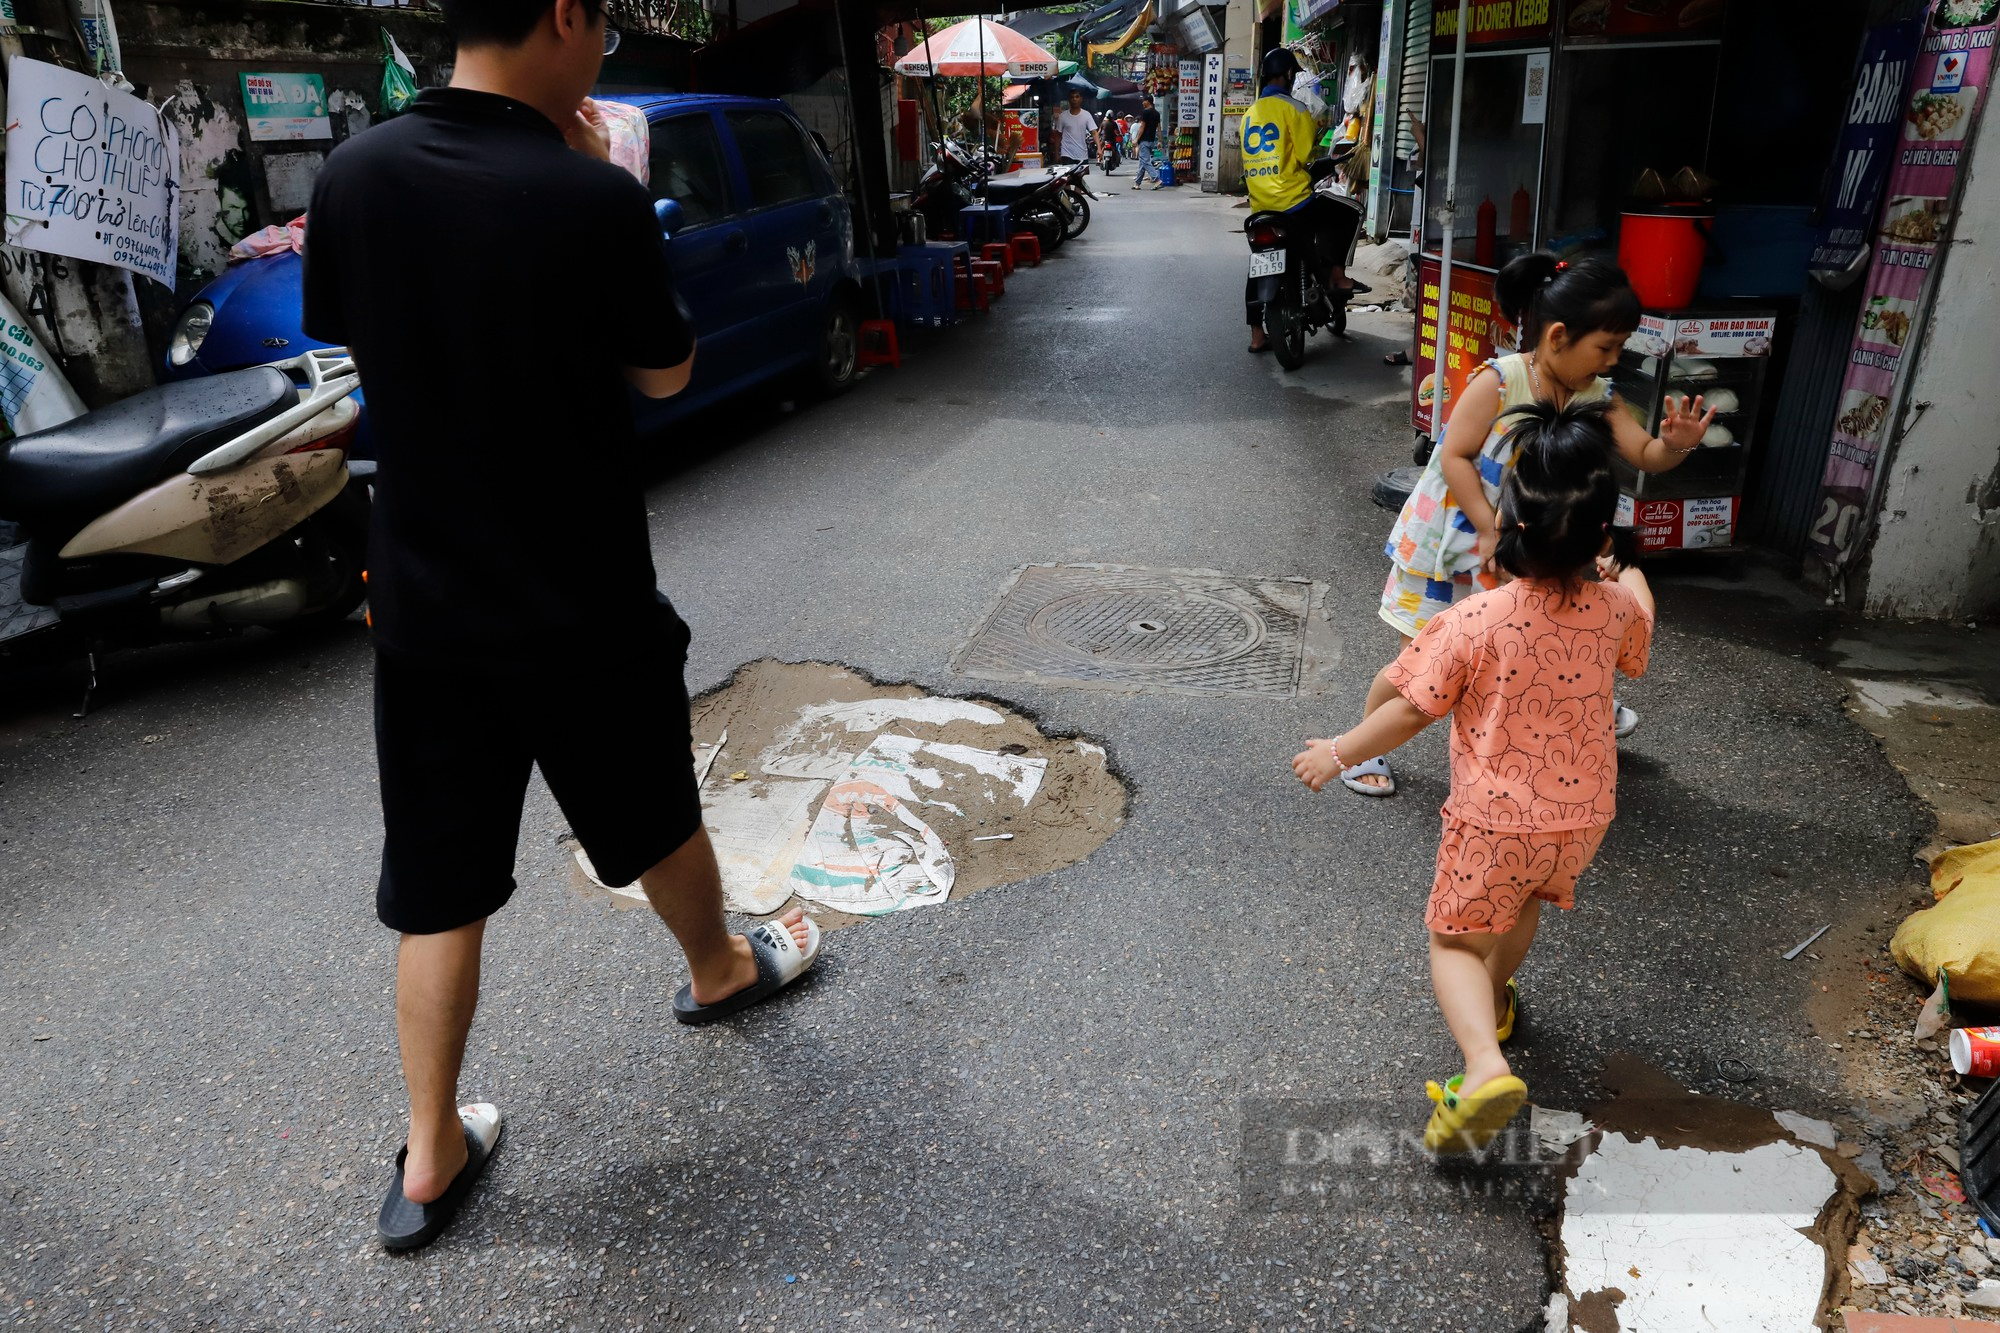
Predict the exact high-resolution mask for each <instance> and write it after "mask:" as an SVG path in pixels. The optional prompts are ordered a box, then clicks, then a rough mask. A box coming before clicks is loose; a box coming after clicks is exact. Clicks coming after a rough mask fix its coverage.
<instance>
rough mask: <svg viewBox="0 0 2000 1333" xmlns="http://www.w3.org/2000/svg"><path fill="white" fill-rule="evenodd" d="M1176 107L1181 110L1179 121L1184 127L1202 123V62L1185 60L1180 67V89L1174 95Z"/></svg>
mask: <svg viewBox="0 0 2000 1333" xmlns="http://www.w3.org/2000/svg"><path fill="white" fill-rule="evenodd" d="M1174 107H1175V109H1176V110H1177V111H1178V112H1179V119H1178V121H1177V123H1178V124H1179V125H1181V126H1182V127H1183V128H1189V127H1192V126H1195V125H1199V124H1201V62H1200V61H1199V60H1183V61H1181V67H1180V89H1179V92H1178V93H1177V94H1176V95H1175V97H1174Z"/></svg>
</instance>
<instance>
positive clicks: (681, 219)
mask: <svg viewBox="0 0 2000 1333" xmlns="http://www.w3.org/2000/svg"><path fill="white" fill-rule="evenodd" d="M653 216H654V217H656V218H658V219H659V220H660V234H661V235H662V236H665V237H668V238H669V239H671V238H672V236H673V234H674V233H675V232H677V231H679V230H680V229H681V228H682V227H684V226H686V225H687V214H686V213H685V212H684V211H682V209H681V206H680V201H679V200H676V199H662V200H660V201H659V202H658V203H656V204H654V205H653Z"/></svg>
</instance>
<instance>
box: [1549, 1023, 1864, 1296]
mask: <svg viewBox="0 0 2000 1333" xmlns="http://www.w3.org/2000/svg"><path fill="white" fill-rule="evenodd" d="M1604 1082H1605V1083H1606V1084H1607V1085H1608V1086H1610V1087H1611V1088H1612V1089H1614V1090H1615V1093H1616V1095H1615V1096H1614V1097H1613V1098H1612V1099H1611V1100H1609V1101H1607V1102H1605V1103H1602V1104H1600V1105H1597V1106H1593V1107H1591V1108H1589V1111H1588V1115H1589V1118H1590V1120H1591V1122H1593V1123H1594V1125H1595V1127H1596V1130H1595V1136H1594V1137H1593V1138H1591V1139H1590V1140H1589V1141H1588V1142H1587V1145H1586V1150H1585V1152H1584V1153H1583V1155H1582V1156H1581V1158H1580V1160H1578V1161H1577V1163H1576V1165H1575V1167H1574V1169H1573V1172H1572V1174H1571V1176H1570V1178H1569V1179H1568V1180H1567V1181H1566V1182H1565V1184H1564V1191H1563V1200H1562V1216H1561V1219H1560V1226H1559V1232H1558V1239H1559V1243H1558V1245H1557V1246H1556V1249H1555V1255H1556V1263H1557V1281H1556V1294H1555V1297H1554V1298H1553V1299H1552V1300H1551V1302H1550V1304H1549V1309H1548V1311H1547V1316H1546V1328H1547V1330H1548V1333H1571V1330H1582V1331H1584V1333H1597V1331H1598V1330H1602V1329H1613V1328H1615V1329H1621V1330H1625V1331H1626V1333H1634V1331H1635V1330H1637V1331H1643V1330H1658V1331H1659V1333H1684V1331H1685V1330H1689V1329H1697V1328H1710V1327H1719V1325H1717V1324H1716V1323H1715V1322H1714V1316H1715V1313H1716V1312H1717V1311H1727V1312H1728V1324H1727V1326H1728V1327H1730V1328H1739V1329H1756V1330H1770V1331H1771V1333H1779V1331H1780V1330H1782V1331H1784V1333H1794V1331H1796V1333H1809V1331H1810V1330H1813V1329H1815V1328H1817V1327H1820V1326H1821V1325H1820V1323H1819V1318H1820V1316H1821V1314H1822V1313H1823V1311H1824V1309H1825V1306H1826V1304H1827V1300H1828V1298H1829V1297H1830V1296H1832V1295H1834V1294H1836V1291H1835V1288H1836V1287H1837V1286H1839V1287H1844V1286H1845V1285H1846V1281H1845V1280H1844V1279H1843V1280H1838V1281H1837V1280H1836V1274H1838V1273H1839V1271H1840V1270H1842V1269H1845V1268H1849V1267H1852V1266H1853V1265H1854V1264H1856V1263H1857V1262H1861V1261H1863V1260H1868V1261H1870V1262H1875V1263H1876V1267H1875V1268H1868V1269H1866V1274H1867V1276H1868V1277H1869V1278H1871V1279H1872V1278H1874V1277H1875V1276H1877V1273H1876V1269H1877V1268H1880V1264H1879V1262H1876V1261H1873V1260H1872V1258H1871V1257H1870V1256H1868V1255H1867V1254H1865V1253H1862V1254H1856V1253H1855V1252H1854V1251H1853V1250H1851V1249H1850V1248H1849V1242H1850V1240H1851V1239H1852V1237H1853V1234H1854V1228H1855V1223H1856V1218H1857V1216H1858V1213H1859V1209H1860V1201H1861V1199H1862V1198H1863V1197H1864V1196H1865V1195H1866V1194H1867V1193H1868V1192H1869V1190H1870V1188H1871V1183H1870V1181H1869V1179H1868V1177H1867V1174H1866V1173H1865V1172H1863V1171H1862V1170H1860V1169H1859V1168H1858V1167H1856V1166H1855V1165H1854V1164H1853V1163H1852V1162H1850V1161H1848V1160H1846V1159H1845V1158H1844V1157H1842V1156H1841V1155H1840V1154H1839V1153H1837V1152H1834V1151H1832V1149H1833V1148H1834V1147H1835V1146H1836V1144H1837V1143H1838V1141H1839V1140H1838V1135H1837V1132H1836V1130H1835V1129H1834V1127H1833V1126H1832V1125H1831V1124H1829V1123H1827V1122H1825V1121H1822V1120H1815V1119H1812V1118H1810V1117H1807V1116H1804V1115H1800V1114H1798V1113H1797V1112H1792V1111H1780V1112H1776V1113H1773V1112H1770V1111H1766V1110H1764V1109H1762V1108H1760V1107H1755V1106H1750V1105H1748V1104H1746V1103H1742V1102H1733V1101H1729V1100H1726V1099H1724V1098H1718V1097H1706V1096H1702V1095H1699V1094H1697V1093H1692V1092H1688V1091H1686V1090H1685V1089H1683V1088H1682V1087H1680V1085H1679V1084H1678V1083H1676V1082H1675V1081H1674V1080H1673V1079H1671V1078H1669V1077H1668V1076H1666V1075H1665V1074H1662V1073H1660V1072H1659V1071H1657V1070H1655V1069H1652V1068H1651V1067H1649V1066H1647V1065H1646V1064H1644V1063H1643V1062H1642V1061H1640V1060H1638V1059H1636V1058H1635V1057H1632V1056H1629V1055H1622V1054H1621V1055H1615V1056H1613V1057H1612V1058H1611V1060H1610V1061H1609V1062H1608V1063H1607V1064H1606V1067H1605V1072H1604ZM1553 1114H1560V1113H1549V1112H1544V1111H1540V1110H1538V1111H1537V1112H1536V1120H1537V1121H1538V1122H1539V1121H1543V1120H1546V1119H1550V1118H1552V1115H1553ZM1536 1133H1537V1136H1538V1137H1541V1126H1540V1125H1539V1124H1538V1125H1537V1127H1536ZM1829 1255H1833V1256H1839V1257H1838V1258H1829ZM1879 1276H1880V1278H1881V1280H1882V1281H1883V1282H1885V1283H1886V1282H1887V1281H1888V1276H1889V1275H1888V1272H1887V1271H1886V1269H1884V1270H1883V1271H1881V1272H1880V1274H1879Z"/></svg>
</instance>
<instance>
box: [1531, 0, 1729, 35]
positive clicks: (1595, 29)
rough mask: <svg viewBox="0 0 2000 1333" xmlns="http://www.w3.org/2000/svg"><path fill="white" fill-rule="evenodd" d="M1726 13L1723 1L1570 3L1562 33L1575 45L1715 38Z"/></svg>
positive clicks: (1590, 0) (1603, 0) (1604, 0)
mask: <svg viewBox="0 0 2000 1333" xmlns="http://www.w3.org/2000/svg"><path fill="white" fill-rule="evenodd" d="M1753 2H1754V0H1753ZM1727 12H1728V5H1727V3H1726V0H1570V3H1569V17H1568V20H1567V21H1566V22H1565V23H1564V24H1563V33H1564V34H1565V35H1566V36H1568V37H1571V38H1573V39H1576V40H1579V41H1590V40H1592V39H1609V40H1614V41H1615V40H1616V39H1618V38H1620V37H1644V38H1650V39H1652V40H1653V41H1660V40H1662V39H1666V38H1671V39H1673V40H1675V41H1686V40H1690V39H1703V38H1719V37H1721V36H1722V20H1723V17H1724V15H1725V14H1726V13H1727Z"/></svg>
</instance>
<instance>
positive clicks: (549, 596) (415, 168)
mask: <svg viewBox="0 0 2000 1333" xmlns="http://www.w3.org/2000/svg"><path fill="white" fill-rule="evenodd" d="M441 7H442V9H443V11H444V19H445V23H446V26H447V27H448V28H449V30H450V32H451V34H452V36H453V37H454V38H455V39H456V41H457V43H458V55H457V64H456V68H455V71H454V74H453V77H452V85H451V87H449V88H440V89H433V90H430V91H426V92H424V93H422V94H421V95H420V96H419V97H418V99H417V102H416V104H415V106H414V107H412V108H411V110H410V111H409V112H408V113H407V114H406V115H403V116H400V117H398V118H397V119H395V120H392V121H389V122H388V123H386V124H384V125H381V126H378V127H376V128H375V129H371V130H369V131H368V132H367V133H365V134H361V135H357V136H356V137H355V138H353V139H352V140H350V141H348V142H347V143H346V144H343V145H342V146H341V147H340V148H339V149H338V150H336V151H335V152H334V153H333V154H332V156H330V157H329V158H328V159H327V163H326V165H325V167H324V168H323V169H322V170H321V172H320V174H319V178H318V180H317V181H316V182H315V188H314V190H313V198H312V207H311V211H310V218H311V220H310V222H309V223H308V224H307V238H306V258H305V328H306V330H307V332H308V333H310V334H311V335H312V336H313V337H315V338H319V339H323V340H325V341H327V342H330V343H339V344H345V345H347V346H348V347H350V348H351V349H352V350H353V353H354V356H355V360H356V362H357V364H358V365H359V367H360V371H361V382H362V385H363V387H364V388H366V390H367V392H368V412H369V416H370V418H371V421H372V425H373V429H374V433H375V438H376V440H377V442H378V453H379V472H378V474H377V478H376V488H375V510H374V528H373V531H372V533H371V537H370V550H369V603H370V617H371V622H372V624H373V626H374V646H375V745H376V756H377V761H378V764H379V768H380V776H381V789H382V818H383V824H384V826H385V828H386V831H387V841H386V843H385V845H384V848H383V853H382V871H381V878H380V881H379V883H378V885H377V888H376V897H375V907H376V914H377V915H378V916H379V917H380V918H381V920H382V922H383V924H384V925H386V926H388V927H389V928H390V929H392V930H395V931H398V932H400V934H401V937H402V938H401V943H400V946H399V948H398V951H397V955H396V1032H397V1037H398V1039H399V1041H400V1044H401V1048H402V1060H403V1076H404V1080H405V1082H406V1084H407V1085H408V1091H409V1098H410V1124H409V1137H408V1140H407V1143H406V1146H405V1147H404V1149H403V1151H401V1152H399V1153H398V1154H396V1160H395V1165H394V1169H393V1173H392V1178H391V1181H390V1184H389V1189H388V1197H387V1198H386V1199H385V1200H384V1201H383V1205H382V1211H381V1217H380V1220H379V1229H380V1235H381V1239H382V1243H383V1244H384V1245H386V1246H388V1247H389V1248H391V1249H411V1248H415V1247H416V1246H419V1245H423V1244H426V1243H428V1242H429V1241H431V1240H432V1239H434V1238H435V1237H436V1236H437V1235H438V1234H439V1233H440V1232H441V1231H443V1230H444V1228H445V1227H446V1226H447V1225H448V1224H449V1223H450V1222H451V1220H452V1218H453V1217H454V1216H455V1215H456V1213H457V1212H458V1210H459V1208H460V1207H461V1205H463V1203H464V1202H465V1198H466V1194H467V1192H468V1190H469V1189H470V1188H471V1187H472V1185H473V1183H474V1182H475V1181H476V1180H477V1179H478V1177H479V1175H480V1173H481V1171H482V1170H483V1169H484V1168H485V1166H486V1164H487V1161H488V1159H489V1157H490V1156H491V1154H492V1152H493V1150H494V1146H495V1144H496V1143H497V1142H498V1141H499V1138H500V1131H501V1117H500V1112H499V1110H498V1109H497V1108H496V1107H494V1106H493V1105H492V1104H491V1103H486V1102H478V1103H473V1104H469V1105H460V1104H459V1101H458V1077H459V1066H460V1062H461V1060H462V1057H463V1055H464V1052H465V1040H466V1034H467V1031H468V1030H469V1028H470V1026H471V1023H472V1016H473V1009H474V1007H475V1004H476V1002H477V999H478V993H479V956H480V945H481V941H482V938H483V934H484V931H485V926H486V919H487V918H488V917H489V916H491V915H492V914H493V913H494V912H495V911H497V910H499V909H500V907H502V906H503V905H504V904H505V903H506V902H507V899H508V898H509V896H510V895H512V893H513V892H514V874H513V871H514V847H515V842H516V840H517V837H518V835H519V832H520V824H521V808H522V800H523V798H524V796H525V794H526V791H527V786H528V778H529V773H530V769H531V768H533V767H535V766H537V765H539V766H540V768H541V771H542V776H543V777H544V778H545V779H546V780H547V782H548V785H549V789H550V791H551V792H552V793H554V795H555V798H556V800H557V801H558V802H559V803H560V804H561V806H562V810H563V813H564V815H565V816H566V817H567V818H568V820H569V823H570V826H571V828H572V829H573V830H574V831H575V833H576V836H577V838H578V839H579V840H580V841H581V842H582V844H583V846H584V849H585V850H586V851H587V852H588V853H589V855H590V858H591V860H592V861H593V862H594V863H595V866H596V868H597V871H598V873H599V875H600V876H601V877H602V878H603V879H604V880H605V881H606V882H607V883H611V884H627V883H631V882H634V881H637V882H638V883H639V884H641V885H642V886H643V887H644V889H645V893H646V897H647V898H648V899H649V900H650V901H651V903H652V904H653V908H654V910H655V911H657V912H658V913H659V915H660V916H661V918H662V919H663V920H665V922H666V924H667V925H668V927H669V928H670V929H671V930H672V931H673V933H674V935H675V937H676V938H677V939H678V940H679V941H680V945H681V948H682V950H683V951H684V952H685V954H686V956H687V962H688V967H689V971H690V972H691V973H692V980H691V981H690V983H689V984H688V985H687V986H685V987H683V988H682V989H681V991H680V994H679V995H678V996H677V997H676V998H675V999H674V1001H673V1008H674V1013H675V1016H676V1017H677V1018H680V1019H681V1020H682V1021H686V1022H700V1021H705V1020H708V1019H711V1018H716V1017H720V1016H722V1015H724V1014H727V1013H730V1012H733V1011H735V1010H738V1009H741V1008H743V1007H745V1006H746V1005H748V1004H751V1003H754V1002H755V1001H757V1000H760V999H762V998H764V997H765V996H767V995H769V994H771V993H773V992H774V991H776V990H777V989H779V988H780V987H782V986H783V985H785V984H786V983H788V982H790V981H791V980H793V979H794V978H796V977H797V976H799V975H800V974H801V973H802V972H804V971H805V969H806V968H807V967H808V966H809V965H810V964H811V963H812V961H813V959H814V956H815V954H816V952H817V950H818V947H819V934H818V931H817V928H816V927H814V926H813V925H812V924H811V923H810V922H809V921H807V920H806V919H805V918H804V916H803V914H802V913H798V912H794V913H792V914H791V915H790V916H788V917H785V918H783V919H782V920H780V921H775V922H770V923H766V924H764V925H761V926H759V927H758V928H757V929H756V930H754V931H752V932H751V934H750V935H749V937H747V938H746V937H743V936H739V935H731V934H730V933H729V930H728V927H727V925H726V924H725V922H724V919H723V913H722V892H721V883H720V880H719V877H718V875H717V871H716V864H715V853H714V851H713V849H712V848H711V847H710V845H709V840H708V836H707V834H706V833H705V832H704V831H703V829H702V823H701V804H700V801H699V798H698V794H697V791H696V787H695V781H694V775H693V771H692V769H691V766H690V763H689V753H690V750H691V748H692V746H691V738H690V735H689V730H690V728H689V720H688V699H687V692H686V689H685V687H684V685H683V683H682V673H683V670H684V667H685V664H686V659H687V646H688V628H687V626H686V625H685V624H683V623H682V621H681V619H680V617H679V616H678V615H676V614H675V612H674V609H673V606H672V605H671V604H670V603H669V602H668V601H667V600H666V599H665V598H663V597H661V596H660V595H659V594H658V592H657V591H655V588H654V573H653V562H652V553H651V546H650V542H649V539H648V532H647V527H646V509H645V501H644V495H643V493H642V490H641V487H640V479H639V470H638V466H637V462H638V460H637V458H636V457H635V441H634V438H633V427H632V417H631V410H630V404H629V401H628V399H627V386H628V385H630V386H633V387H636V388H637V389H638V390H639V391H640V392H641V393H644V394H646V395H647V396H649V397H653V398H665V397H669V396H671V395H673V394H675V393H678V392H680V390H681V389H683V388H684V387H685V386H686V385H687V383H688V378H689V374H690V372H691V370H692V368H693V364H694V357H695V355H696V349H695V345H694V338H693V335H692V333H691V332H690V331H689V328H688V326H687V323H686V322H685V320H684V319H683V318H682V317H681V315H679V314H678V313H676V312H677V309H678V303H677V300H676V297H675V293H674V284H673V278H672V275H671V273H670V272H669V270H668V267H667V262H666V258H665V255H664V252H663V249H662V244H661V237H660V229H659V225H658V222H657V221H656V219H655V218H654V215H653V209H652V204H651V200H650V199H649V197H648V195H647V192H646V190H645V189H644V187H642V186H641V185H640V184H639V182H638V181H637V180H635V179H634V178H633V177H632V176H631V175H629V174H628V173H627V172H625V171H623V170H621V169H620V168H618V167H616V166H613V165H612V164H611V162H610V157H609V136H608V133H607V130H606V127H605V124H604V121H603V117H602V115H601V114H600V113H599V112H598V110H597V108H596V106H595V105H594V104H593V103H592V102H590V101H589V99H588V98H587V97H586V96H585V94H586V93H588V92H589V90H590V88H591V87H592V85H593V84H595V83H596V81H597V78H598V71H599V69H600V67H601V66H602V64H603V60H604V56H605V55H606V54H607V53H608V52H609V51H611V50H612V49H613V48H614V47H616V45H617V42H618V33H617V32H616V31H615V30H614V29H612V28H610V27H609V26H608V25H607V23H606V16H605V12H604V9H603V7H602V2H601V0H443V4H442V6H441ZM438 236H446V237H449V238H450V247H451V254H450V255H449V256H448V257H447V258H446V259H444V260H443V261H440V259H439V256H438V254H437V252H436V247H435V246H433V245H430V244H428V243H426V242H425V241H424V240H423V238H425V237H438ZM524 255H541V256H544V257H545V258H546V259H547V262H546V263H542V264H539V265H531V266H529V267H527V268H523V266H522V263H521V260H522V257H523V256H524ZM498 274H512V275H516V277H515V279H513V280H509V281H504V282H503V281H497V280H496V276H495V275H498ZM440 316H449V317H450V318H452V319H453V320H454V321H455V322H457V323H459V324H462V325H464V326H465V327H469V328H476V329H485V330H489V331H490V336H489V337H488V338H484V339H473V340H470V341H463V340H462V341H459V342H454V341H453V340H451V339H440V338H438V337H436V336H435V327H434V325H433V322H432V317H440ZM496 340H497V341H496ZM510 350H515V351H518V352H519V353H520V364H519V366H518V367H514V368H508V366H509V363H508V362H507V360H506V356H505V353H506V352H507V351H510ZM496 352H498V353H499V354H500V355H499V356H498V358H497V359H496ZM552 471H554V472H556V473H559V476H557V477H554V478H552V477H551V472H552Z"/></svg>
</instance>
